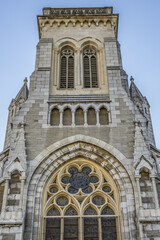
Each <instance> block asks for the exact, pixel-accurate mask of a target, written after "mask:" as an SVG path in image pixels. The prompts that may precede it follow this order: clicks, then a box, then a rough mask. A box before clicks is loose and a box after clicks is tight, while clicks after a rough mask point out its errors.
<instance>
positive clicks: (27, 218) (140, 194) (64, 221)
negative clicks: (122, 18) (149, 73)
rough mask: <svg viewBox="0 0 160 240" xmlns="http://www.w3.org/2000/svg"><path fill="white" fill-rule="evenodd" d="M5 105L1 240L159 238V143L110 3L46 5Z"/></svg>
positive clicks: (0, 179) (0, 170)
mask: <svg viewBox="0 0 160 240" xmlns="http://www.w3.org/2000/svg"><path fill="white" fill-rule="evenodd" d="M37 20H38V31H39V43H38V45H37V53H36V63H35V70H34V72H33V73H32V75H31V77H30V86H29V89H28V87H27V79H25V80H24V84H23V86H22V88H21V89H20V91H19V92H18V94H17V96H16V97H15V98H14V99H12V101H11V103H10V106H9V116H8V123H7V130H6V138H5V144H4V150H3V152H1V153H0V240H143V239H145V240H158V239H160V151H159V150H158V149H157V148H156V145H155V140H154V134H153V128H152V121H151V116H150V106H149V103H148V101H147V98H146V97H144V96H143V95H142V93H141V92H140V90H139V89H138V88H137V86H136V84H135V81H134V79H133V78H132V77H131V79H130V80H131V82H130V83H128V76H127V74H126V72H125V71H124V69H123V66H122V59H121V51H120V45H119V43H118V41H117V33H118V14H114V13H113V9H112V7H104V8H78V9H77V8H76V9H75V8H67V9H66V8H64V9H58V8H57V9H54V8H44V9H43V15H38V16H37Z"/></svg>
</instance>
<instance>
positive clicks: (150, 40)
mask: <svg viewBox="0 0 160 240" xmlns="http://www.w3.org/2000/svg"><path fill="white" fill-rule="evenodd" d="M103 6H113V7H114V13H119V14H120V18H119V36H118V39H119V42H120V43H121V50H122V60H123V67H124V69H125V70H126V72H127V74H128V75H129V76H130V75H133V77H134V78H135V83H136V84H137V86H138V87H139V89H140V90H141V92H142V94H143V95H145V96H146V97H147V98H148V101H149V103H150V105H151V114H152V121H153V128H154V132H155V137H156V142H157V147H158V148H160V107H159V103H160V74H159V70H160V27H159V24H160V14H159V11H160V0H153V1H151V0H88V1H87V0H86V1H84V0H81V1H79V0H68V1H64V0H55V1H53V0H48V1H47V0H27V1H26V0H25V1H24V0H14V1H13V0H6V1H2V2H1V14H0V31H1V37H0V79H1V93H0V151H1V150H2V148H3V142H4V137H5V129H6V124H7V115H8V110H7V109H8V106H9V104H10V101H11V99H12V98H14V97H15V96H16V94H17V92H18V91H19V89H20V88H21V86H22V84H23V79H24V78H25V77H28V78H29V76H30V75H31V73H32V72H33V71H34V64H35V54H36V44H37V43H38V30H37V20H36V15H38V14H42V8H43V7H103Z"/></svg>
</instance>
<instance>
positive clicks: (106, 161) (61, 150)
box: [25, 135, 137, 240]
mask: <svg viewBox="0 0 160 240" xmlns="http://www.w3.org/2000/svg"><path fill="white" fill-rule="evenodd" d="M79 156H81V157H84V158H86V159H89V160H90V161H94V162H96V163H98V164H100V165H101V166H103V168H105V169H106V171H107V172H109V174H110V176H111V177H112V178H113V180H114V182H115V184H116V186H117V188H118V191H119V196H120V205H121V211H122V226H123V228H122V232H125V235H124V236H123V239H126V240H128V239H135V238H134V236H135V235H136V232H137V229H136V226H134V225H133V222H134V217H135V216H134V215H135V203H134V200H133V199H134V189H133V180H132V179H131V176H130V175H129V173H128V171H127V169H126V168H125V167H124V166H125V163H126V161H127V159H126V158H125V156H124V155H123V154H122V153H120V152H119V151H118V150H117V149H115V148H114V147H112V146H111V145H109V144H107V143H105V142H103V141H101V140H98V139H96V138H92V137H88V136H83V135H76V136H72V137H69V138H67V139H63V140H61V141H59V142H57V143H55V144H53V145H51V146H50V147H48V148H46V149H45V150H44V151H43V152H42V153H41V154H39V155H38V156H37V157H36V158H35V159H34V160H33V165H32V167H33V168H34V170H33V171H32V173H30V175H29V177H28V193H27V194H28V197H29V198H28V199H29V200H28V202H27V205H28V208H27V209H28V210H27V211H28V212H27V215H26V228H25V239H34V240H38V239H40V223H41V211H42V209H41V207H42V206H41V200H40V199H42V195H43V189H44V186H45V183H46V182H47V180H48V179H49V178H50V176H51V175H52V174H53V172H54V171H55V170H56V169H57V168H58V167H60V166H61V165H62V164H63V163H64V162H67V161H69V160H70V161H71V160H72V159H75V158H76V157H79ZM34 166H35V167H34ZM31 196H32V197H31ZM31 199H32V200H31ZM31 228H32V230H31ZM130 229H132V232H131V230H130Z"/></svg>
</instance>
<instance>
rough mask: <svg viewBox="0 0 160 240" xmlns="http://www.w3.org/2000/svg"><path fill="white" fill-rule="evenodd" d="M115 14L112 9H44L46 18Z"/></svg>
mask: <svg viewBox="0 0 160 240" xmlns="http://www.w3.org/2000/svg"><path fill="white" fill-rule="evenodd" d="M112 13H113V8H112V7H103V8H43V15H44V16H77V15H78V16H88V15H89V16H91V15H92V16H102V15H103V16H106V15H111V14H112Z"/></svg>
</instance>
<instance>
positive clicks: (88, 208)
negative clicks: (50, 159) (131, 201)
mask: <svg viewBox="0 0 160 240" xmlns="http://www.w3.org/2000/svg"><path fill="white" fill-rule="evenodd" d="M44 194H45V195H44V210H43V219H44V220H43V236H44V238H43V240H44V239H45V240H50V239H54V240H71V239H74V240H82V239H85V240H90V239H93V240H108V239H112V240H120V239H121V236H120V226H119V224H120V219H119V218H120V216H119V213H120V209H119V202H118V201H119V197H118V192H117V188H116V185H115V183H114V181H113V179H112V178H111V177H110V175H109V174H108V172H106V171H105V170H104V169H103V168H102V167H100V166H99V165H98V164H96V163H93V162H90V161H89V160H87V159H83V158H78V159H76V160H74V161H72V162H70V163H67V164H65V165H64V166H63V167H62V168H61V169H59V170H58V171H57V172H55V174H53V176H52V178H51V179H50V180H49V182H48V183H47V185H46V188H45V193H44Z"/></svg>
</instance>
